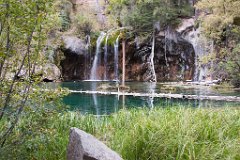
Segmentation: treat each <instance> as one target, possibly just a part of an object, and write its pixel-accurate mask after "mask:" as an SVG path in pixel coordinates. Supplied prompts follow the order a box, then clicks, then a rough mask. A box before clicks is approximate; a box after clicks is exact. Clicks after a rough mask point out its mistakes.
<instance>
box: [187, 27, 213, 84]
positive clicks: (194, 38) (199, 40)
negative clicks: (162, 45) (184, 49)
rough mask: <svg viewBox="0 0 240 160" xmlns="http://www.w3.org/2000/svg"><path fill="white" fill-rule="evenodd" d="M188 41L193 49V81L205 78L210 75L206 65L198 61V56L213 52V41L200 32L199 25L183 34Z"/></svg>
mask: <svg viewBox="0 0 240 160" xmlns="http://www.w3.org/2000/svg"><path fill="white" fill-rule="evenodd" d="M183 37H184V39H186V40H187V41H188V42H189V43H191V44H192V45H193V48H194V51H195V73H194V79H193V80H194V81H202V80H205V79H206V78H207V77H208V76H210V70H209V68H208V66H207V65H202V64H201V63H200V58H202V57H204V56H206V55H208V54H209V53H213V52H214V48H213V41H209V40H208V39H207V38H206V37H204V36H202V34H201V27H199V28H197V29H194V28H193V29H192V30H191V31H190V32H188V33H187V34H186V35H184V36H183Z"/></svg>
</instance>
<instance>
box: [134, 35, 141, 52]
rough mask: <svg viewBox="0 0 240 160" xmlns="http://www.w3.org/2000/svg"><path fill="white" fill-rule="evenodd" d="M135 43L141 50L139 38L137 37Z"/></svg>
mask: <svg viewBox="0 0 240 160" xmlns="http://www.w3.org/2000/svg"><path fill="white" fill-rule="evenodd" d="M134 43H135V44H136V48H137V49H139V48H140V42H139V37H138V36H136V37H135V39H134Z"/></svg>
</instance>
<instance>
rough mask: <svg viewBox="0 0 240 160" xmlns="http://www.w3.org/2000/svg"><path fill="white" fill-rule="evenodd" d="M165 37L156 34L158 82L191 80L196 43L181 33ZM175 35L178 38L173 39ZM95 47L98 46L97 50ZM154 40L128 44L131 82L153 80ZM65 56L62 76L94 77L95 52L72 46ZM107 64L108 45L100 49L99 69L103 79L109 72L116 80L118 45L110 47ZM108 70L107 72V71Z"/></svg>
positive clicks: (129, 79) (76, 77)
mask: <svg viewBox="0 0 240 160" xmlns="http://www.w3.org/2000/svg"><path fill="white" fill-rule="evenodd" d="M172 34H174V36H171V37H165V36H163V35H161V34H159V35H157V36H156V40H155V49H154V50H155V52H154V53H155V56H154V67H155V72H156V77H157V81H178V80H191V79H192V78H193V75H194V66H195V64H194V63H195V54H194V49H193V46H192V45H191V44H190V43H189V42H187V41H186V40H184V39H183V38H181V37H180V35H178V33H177V32H174V33H172ZM172 37H174V38H172ZM119 48H120V52H119V53H120V54H119V73H120V74H119V79H120V78H121V73H122V70H121V68H122V66H121V64H122V63H121V62H122V56H121V53H122V51H121V47H119ZM93 50H94V49H93ZM151 51H152V40H151V39H150V38H148V39H146V40H145V41H144V42H143V43H141V44H139V46H138V47H136V44H135V43H134V42H133V41H128V42H127V46H126V80H127V81H151V80H152V78H153V75H152V72H151V63H150V55H151ZM63 52H64V55H65V59H64V60H62V62H61V66H62V68H63V69H62V75H63V79H64V80H66V81H71V80H87V79H89V77H90V70H91V67H92V63H93V59H94V54H95V53H94V52H93V53H92V54H90V53H89V52H85V53H82V54H79V53H76V52H74V51H73V50H71V49H69V48H68V49H64V50H63ZM108 52H109V54H108V58H107V64H104V60H103V59H104V46H102V48H101V52H100V64H99V66H98V68H97V73H98V77H100V78H99V79H103V78H104V73H107V77H108V80H113V79H114V48H113V46H108ZM105 70H106V71H105Z"/></svg>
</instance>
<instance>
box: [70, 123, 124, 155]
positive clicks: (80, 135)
mask: <svg viewBox="0 0 240 160" xmlns="http://www.w3.org/2000/svg"><path fill="white" fill-rule="evenodd" d="M67 160H122V158H121V157H120V156H119V155H118V154H117V153H116V152H114V151H112V150H111V149H109V148H108V147H107V146H106V145H105V144H103V143H102V142H100V141H99V140H97V139H96V138H95V137H93V136H92V135H90V134H88V133H86V132H84V131H82V130H80V129H78V128H71V131H70V137H69V144H68V149H67Z"/></svg>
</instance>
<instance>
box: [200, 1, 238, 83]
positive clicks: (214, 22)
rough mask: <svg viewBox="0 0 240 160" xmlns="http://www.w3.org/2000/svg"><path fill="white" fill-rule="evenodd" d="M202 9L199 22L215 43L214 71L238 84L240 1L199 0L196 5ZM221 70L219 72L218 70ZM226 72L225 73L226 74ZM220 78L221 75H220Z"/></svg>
mask: <svg viewBox="0 0 240 160" xmlns="http://www.w3.org/2000/svg"><path fill="white" fill-rule="evenodd" d="M196 7H197V9H199V10H201V11H202V15H201V16H200V24H201V26H202V27H203V29H204V33H205V35H206V36H207V37H209V38H210V39H212V40H214V42H215V44H216V52H217V53H216V57H215V63H220V65H217V66H215V72H218V73H222V74H223V75H221V74H220V75H219V76H223V78H226V79H230V80H231V82H232V83H233V84H234V85H235V86H237V87H239V86H240V75H239V72H240V68H239V66H240V60H239V55H240V49H239V45H240V25H239V15H240V10H239V7H240V1H238V0H211V1H209V0H201V1H199V2H198V3H197V5H196ZM219 71H221V72H219ZM226 73H227V74H226ZM220 78H221V77H220Z"/></svg>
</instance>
